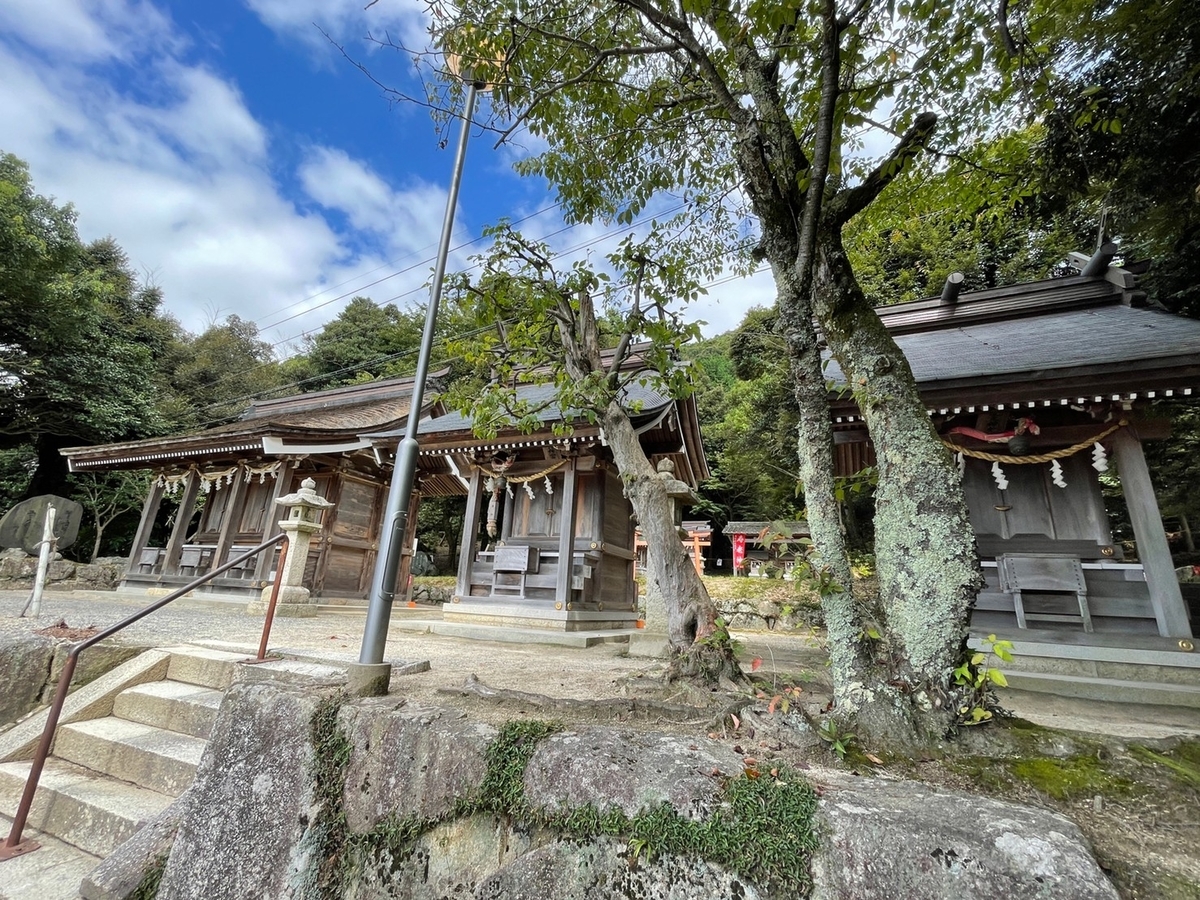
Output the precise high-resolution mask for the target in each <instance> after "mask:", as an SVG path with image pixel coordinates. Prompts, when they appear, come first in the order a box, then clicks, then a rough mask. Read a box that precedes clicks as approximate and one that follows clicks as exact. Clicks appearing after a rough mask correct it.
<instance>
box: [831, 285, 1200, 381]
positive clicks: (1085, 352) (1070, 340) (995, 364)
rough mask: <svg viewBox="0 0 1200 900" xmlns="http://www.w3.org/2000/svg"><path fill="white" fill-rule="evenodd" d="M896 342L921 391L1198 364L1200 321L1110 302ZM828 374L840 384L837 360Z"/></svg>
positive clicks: (898, 338)
mask: <svg viewBox="0 0 1200 900" xmlns="http://www.w3.org/2000/svg"><path fill="white" fill-rule="evenodd" d="M896 343H897V344H898V345H899V347H900V349H901V350H902V351H903V352H904V355H905V357H907V359H908V361H909V364H910V365H911V366H912V370H913V375H914V377H915V378H916V380H917V383H918V384H919V385H921V386H922V387H924V386H926V385H929V384H931V383H934V382H940V381H952V380H957V379H971V378H984V377H989V376H1001V375H1019V374H1021V373H1029V374H1030V377H1036V378H1039V379H1043V380H1044V379H1046V378H1051V377H1056V376H1060V375H1065V374H1069V373H1070V370H1073V369H1078V368H1082V367H1092V366H1115V367H1120V366H1127V365H1130V364H1132V363H1144V362H1153V361H1162V362H1164V363H1165V362H1167V361H1171V360H1178V359H1181V358H1182V359H1186V358H1187V357H1192V358H1194V359H1196V360H1197V361H1200V321H1196V320H1194V319H1187V318H1183V317H1182V316H1175V315H1171V314H1170V313H1165V312H1160V311H1157V310H1154V309H1145V308H1141V309H1138V308H1132V307H1129V306H1123V305H1120V304H1118V303H1113V304H1111V305H1107V306H1097V307H1093V308H1090V309H1073V310H1068V311H1062V312H1050V313H1046V314H1044V315H1038V314H1036V313H1034V314H1029V313H1026V314H1025V315H1023V316H1021V317H1020V318H1011V319H1007V320H1002V321H988V322H982V323H979V324H973V325H966V326H963V327H958V328H939V329H937V330H933V331H924V332H913V333H908V334H899V335H896ZM826 372H827V377H828V378H829V379H830V380H831V381H833V382H835V383H844V382H845V376H844V375H843V374H842V371H841V368H840V367H839V366H838V364H837V362H836V361H833V360H830V361H829V363H828V365H827V369H826Z"/></svg>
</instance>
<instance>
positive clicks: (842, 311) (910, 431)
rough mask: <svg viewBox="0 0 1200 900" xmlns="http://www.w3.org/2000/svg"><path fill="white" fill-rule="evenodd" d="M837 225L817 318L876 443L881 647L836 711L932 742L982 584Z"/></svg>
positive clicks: (925, 427) (900, 369)
mask: <svg viewBox="0 0 1200 900" xmlns="http://www.w3.org/2000/svg"><path fill="white" fill-rule="evenodd" d="M839 231H840V230H839V229H838V228H828V229H823V233H822V235H821V239H820V240H819V241H818V244H817V247H818V257H817V266H816V272H815V282H814V301H815V302H814V310H815V312H816V314H817V317H818V319H819V321H820V323H821V326H822V328H823V330H824V333H825V335H826V338H827V340H828V342H829V346H830V349H831V350H832V351H833V353H834V355H835V356H836V357H837V359H838V361H839V362H840V363H841V366H842V369H843V372H844V373H845V375H846V377H847V379H848V382H849V384H850V387H851V389H852V391H853V392H854V396H855V399H856V400H857V402H858V406H859V409H860V411H861V412H862V414H863V417H864V419H865V420H866V423H867V428H868V430H869V431H870V434H871V438H872V440H873V442H874V444H875V454H876V457H877V461H878V468H879V484H878V487H877V488H876V493H875V553H876V565H877V573H878V579H879V607H878V608H879V615H880V617H881V622H880V625H881V629H880V633H881V638H880V640H879V641H878V642H876V643H877V644H878V646H876V647H875V648H874V650H875V652H874V653H873V662H872V668H873V669H874V671H873V672H872V673H871V675H872V677H869V678H868V679H866V680H864V682H863V683H862V684H861V685H857V686H852V689H851V690H848V691H844V692H843V695H842V698H841V699H842V702H841V703H840V704H839V705H840V706H842V709H843V711H844V712H846V713H852V714H854V716H855V718H856V724H857V726H858V728H859V730H860V731H862V732H864V733H874V734H875V735H878V736H881V737H886V738H888V739H890V740H902V739H903V738H904V737H905V736H908V737H909V738H910V739H911V737H914V736H915V737H916V738H918V739H921V740H927V739H931V738H940V737H942V736H944V735H945V733H946V732H947V731H948V730H949V729H950V728H951V727H952V725H953V721H954V719H955V717H956V715H957V703H956V701H955V697H954V694H955V690H954V685H953V682H952V671H953V669H954V667H955V666H956V665H958V663H959V662H960V659H961V656H962V653H963V651H964V647H965V642H966V637H967V630H966V625H967V621H968V618H969V615H970V610H971V607H972V605H973V603H974V600H975V595H976V593H977V592H978V589H979V587H980V584H981V576H980V570H979V564H978V560H977V557H976V554H975V538H974V532H973V531H972V528H971V523H970V520H969V518H968V515H967V509H966V503H965V500H964V498H963V493H962V484H961V476H960V475H959V472H958V470H957V468H956V467H955V466H954V464H953V460H952V459H951V457H950V454H949V453H948V452H947V451H946V449H945V447H944V446H943V445H942V443H941V442H940V441H939V440H938V437H937V434H936V432H935V431H934V428H933V425H932V423H931V422H930V420H929V416H928V414H927V413H926V411H925V406H924V404H923V403H922V401H921V397H920V394H919V393H918V390H917V387H916V383H915V380H914V378H913V375H912V370H911V368H910V367H909V364H908V361H907V360H906V359H905V357H904V354H903V353H902V352H901V351H900V349H899V347H897V345H896V342H895V341H894V340H893V339H892V337H891V335H890V334H889V333H888V331H887V329H886V327H885V326H884V325H883V323H882V322H881V321H880V320H879V317H878V316H877V315H876V314H875V313H874V311H873V310H872V308H871V306H870V304H869V303H868V301H867V299H866V297H865V296H864V295H863V292H862V290H861V289H860V288H859V285H858V282H857V281H856V280H855V278H854V273H853V271H852V269H851V267H850V263H849V260H848V259H847V258H846V253H845V250H844V248H843V246H842V242H841V236H840V233H839Z"/></svg>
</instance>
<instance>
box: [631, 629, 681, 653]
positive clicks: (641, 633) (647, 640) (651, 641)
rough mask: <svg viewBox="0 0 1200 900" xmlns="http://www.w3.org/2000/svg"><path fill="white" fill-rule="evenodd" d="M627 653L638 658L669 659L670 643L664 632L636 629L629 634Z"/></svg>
mask: <svg viewBox="0 0 1200 900" xmlns="http://www.w3.org/2000/svg"><path fill="white" fill-rule="evenodd" d="M629 655H630V656H636V657H638V658H639V659H670V658H671V644H670V642H669V641H668V640H667V636H666V635H665V634H662V633H660V632H657V631H645V630H643V629H638V630H637V631H636V632H634V633H633V634H631V635H629Z"/></svg>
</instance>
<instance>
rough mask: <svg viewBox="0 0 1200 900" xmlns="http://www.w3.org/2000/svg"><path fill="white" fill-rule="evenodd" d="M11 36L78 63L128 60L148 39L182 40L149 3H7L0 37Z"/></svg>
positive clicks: (0, 6) (1, 8)
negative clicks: (50, 6)
mask: <svg viewBox="0 0 1200 900" xmlns="http://www.w3.org/2000/svg"><path fill="white" fill-rule="evenodd" d="M3 31H7V32H8V33H9V34H10V35H12V36H13V37H16V38H18V39H20V40H21V41H23V42H24V43H26V44H28V45H29V46H30V47H33V48H36V49H37V50H39V51H42V52H43V53H50V54H56V55H57V54H63V55H70V57H71V58H73V59H75V60H79V61H83V60H98V59H109V58H115V59H126V58H129V57H131V56H133V55H135V54H136V53H137V51H138V49H139V48H140V47H144V46H146V44H145V41H146V40H147V39H150V40H151V41H153V42H155V43H156V44H157V45H158V46H162V45H163V44H164V43H174V42H175V41H177V40H178V37H177V36H176V35H173V34H172V33H171V29H170V23H169V20H168V19H167V17H166V16H164V15H163V14H162V13H161V12H160V11H159V10H157V9H155V8H154V7H153V6H152V5H151V4H150V3H148V2H146V0H133V2H127V0H54V3H53V9H52V10H50V9H49V8H48V5H47V3H46V2H45V0H4V2H3V3H0V32H3Z"/></svg>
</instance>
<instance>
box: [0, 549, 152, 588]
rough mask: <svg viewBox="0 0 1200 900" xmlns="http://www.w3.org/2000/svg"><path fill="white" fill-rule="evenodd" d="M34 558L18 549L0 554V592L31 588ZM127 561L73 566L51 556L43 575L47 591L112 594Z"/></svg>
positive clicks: (106, 560)
mask: <svg viewBox="0 0 1200 900" xmlns="http://www.w3.org/2000/svg"><path fill="white" fill-rule="evenodd" d="M37 564H38V558H37V557H36V556H30V555H29V554H27V553H26V552H25V551H24V550H21V549H20V548H11V549H8V550H5V551H3V552H0V591H19V590H23V589H26V588H29V589H32V588H33V579H34V576H35V575H36V574H37ZM127 564H128V560H127V559H125V557H123V556H101V557H97V559H96V560H95V561H94V562H90V563H76V562H71V561H70V560H68V559H63V555H62V554H61V553H55V554H54V557H53V558H52V559H51V560H50V567H49V568H48V569H47V571H46V588H47V589H48V590H57V591H64V590H65V591H71V590H90V591H103V590H113V589H115V588H116V586H117V584H118V583H119V582H120V580H121V578H122V576H123V575H124V574H125V566H126V565H127Z"/></svg>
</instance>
